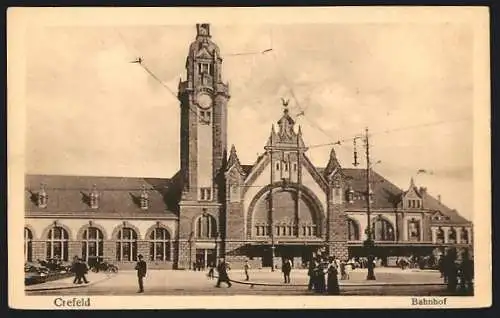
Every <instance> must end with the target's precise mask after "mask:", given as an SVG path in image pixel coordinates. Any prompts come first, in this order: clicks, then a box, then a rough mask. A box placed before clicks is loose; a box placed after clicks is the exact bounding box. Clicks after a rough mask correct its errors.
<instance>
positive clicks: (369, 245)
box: [364, 128, 375, 280]
mask: <svg viewBox="0 0 500 318" xmlns="http://www.w3.org/2000/svg"><path fill="white" fill-rule="evenodd" d="M365 146H366V216H367V221H368V226H367V228H366V240H365V242H364V247H365V250H366V252H367V254H368V257H367V259H368V263H367V269H368V274H367V276H366V279H367V280H375V272H374V265H373V260H374V256H373V247H374V245H375V242H374V241H373V235H372V226H371V219H370V217H371V203H372V202H371V196H372V191H371V186H370V185H371V180H370V170H371V166H370V143H369V137H368V128H366V130H365Z"/></svg>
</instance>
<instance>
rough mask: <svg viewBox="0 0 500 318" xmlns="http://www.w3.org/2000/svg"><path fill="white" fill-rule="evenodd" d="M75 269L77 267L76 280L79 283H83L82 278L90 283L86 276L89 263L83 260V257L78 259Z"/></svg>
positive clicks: (86, 282)
mask: <svg viewBox="0 0 500 318" xmlns="http://www.w3.org/2000/svg"><path fill="white" fill-rule="evenodd" d="M74 269H75V280H76V283H77V284H81V283H82V279H83V281H84V282H85V284H88V283H89V281H88V280H87V277H85V274H87V272H88V267H87V264H85V262H84V261H83V259H81V258H79V259H78V261H77V262H76V263H75V264H74Z"/></svg>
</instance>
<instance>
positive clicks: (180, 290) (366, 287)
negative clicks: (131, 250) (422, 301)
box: [26, 268, 446, 296]
mask: <svg viewBox="0 0 500 318" xmlns="http://www.w3.org/2000/svg"><path fill="white" fill-rule="evenodd" d="M206 274H207V272H193V271H171V270H163V271H162V270H151V271H149V272H148V275H147V277H146V278H145V280H144V285H145V293H144V295H233V294H239V295H314V293H312V292H310V291H307V287H306V286H305V285H306V284H307V282H308V276H307V271H306V270H295V271H293V272H292V283H291V285H290V286H283V285H281V283H282V277H281V275H282V274H281V272H280V271H276V272H271V271H270V270H268V269H264V270H255V271H252V272H251V280H250V281H251V282H252V283H256V284H261V283H262V284H267V285H255V286H253V287H252V286H250V285H247V284H241V283H237V282H235V283H233V286H232V287H231V288H227V287H226V286H225V285H222V288H215V287H214V285H215V282H216V280H209V279H208V278H207V276H206ZM376 276H377V280H376V281H370V282H367V281H366V280H365V277H366V271H364V270H356V271H353V272H352V273H351V277H350V279H349V280H348V281H341V294H343V295H398V296H403V295H404V296H410V295H413V296H430V295H434V296H438V295H445V294H446V291H445V290H444V289H445V287H444V286H443V285H441V284H442V279H441V278H440V277H439V273H437V272H435V271H418V270H406V271H402V270H400V269H393V268H380V269H379V270H378V271H376ZM230 277H231V279H232V280H237V281H243V279H244V274H243V272H242V271H239V270H237V271H236V270H235V271H231V272H230ZM88 278H89V280H90V281H91V284H90V285H88V286H84V287H81V288H71V289H68V288H64V289H53V290H45V291H27V292H26V293H27V295H60V294H64V295H131V294H135V293H136V291H137V275H136V273H135V271H120V272H119V273H118V274H113V275H106V274H102V273H99V274H95V273H91V274H89V276H88ZM274 284H276V285H279V286H273V285H274ZM47 285H48V287H50V288H54V287H56V286H57V285H59V286H62V287H67V286H70V285H72V284H71V279H65V280H62V281H60V282H51V283H47ZM33 287H34V286H33ZM35 288H36V287H35Z"/></svg>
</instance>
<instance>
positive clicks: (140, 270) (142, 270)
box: [135, 254, 147, 293]
mask: <svg viewBox="0 0 500 318" xmlns="http://www.w3.org/2000/svg"><path fill="white" fill-rule="evenodd" d="M137 258H138V259H139V261H138V262H137V264H136V265H135V269H136V270H137V279H138V281H139V291H138V293H143V292H144V281H143V280H144V277H145V276H146V272H147V265H146V262H145V261H143V260H142V258H143V257H142V255H141V254H139V255H138V256H137Z"/></svg>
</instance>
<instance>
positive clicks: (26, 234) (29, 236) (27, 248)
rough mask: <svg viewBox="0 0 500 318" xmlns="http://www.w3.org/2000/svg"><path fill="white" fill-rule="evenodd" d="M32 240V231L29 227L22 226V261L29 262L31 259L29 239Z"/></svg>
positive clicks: (31, 252) (31, 251)
mask: <svg viewBox="0 0 500 318" xmlns="http://www.w3.org/2000/svg"><path fill="white" fill-rule="evenodd" d="M32 240H33V233H31V231H30V229H28V228H26V227H25V228H24V261H25V262H31V260H32V259H33V249H32V247H31V241H32Z"/></svg>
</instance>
